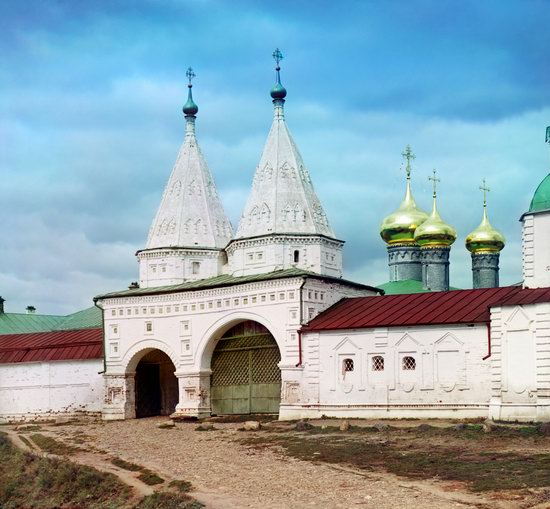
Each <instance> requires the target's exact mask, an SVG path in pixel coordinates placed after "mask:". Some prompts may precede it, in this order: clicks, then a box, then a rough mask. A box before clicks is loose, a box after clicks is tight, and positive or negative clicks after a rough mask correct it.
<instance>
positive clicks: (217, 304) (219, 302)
mask: <svg viewBox="0 0 550 509" xmlns="http://www.w3.org/2000/svg"><path fill="white" fill-rule="evenodd" d="M216 306H217V307H219V308H221V307H222V301H221V300H219V301H217V302H216Z"/></svg>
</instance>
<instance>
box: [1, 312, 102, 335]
mask: <svg viewBox="0 0 550 509" xmlns="http://www.w3.org/2000/svg"><path fill="white" fill-rule="evenodd" d="M100 327H102V317H101V310H100V309H98V308H96V307H95V306H92V307H91V308H88V309H84V310H82V311H78V312H76V313H73V314H71V315H67V316H58V315H35V314H27V313H1V314H0V335H2V334H25V333H30V332H50V331H57V330H76V329H98V328H100Z"/></svg>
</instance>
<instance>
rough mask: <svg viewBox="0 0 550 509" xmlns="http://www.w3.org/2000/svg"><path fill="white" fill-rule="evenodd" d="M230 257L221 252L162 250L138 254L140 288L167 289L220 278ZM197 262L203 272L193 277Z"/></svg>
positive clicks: (199, 271) (200, 271) (198, 272)
mask: <svg viewBox="0 0 550 509" xmlns="http://www.w3.org/2000/svg"><path fill="white" fill-rule="evenodd" d="M225 259H226V255H225V253H224V252H223V251H220V250H206V249H205V250H200V249H196V250H191V249H171V250H166V249H159V250H154V251H141V252H140V253H138V262H139V285H140V288H149V287H155V286H166V285H174V284H179V283H183V282H185V281H195V280H197V279H205V278H210V277H215V276H219V275H220V274H221V273H222V267H223V263H224V262H225ZM193 262H198V263H199V270H198V271H197V273H193Z"/></svg>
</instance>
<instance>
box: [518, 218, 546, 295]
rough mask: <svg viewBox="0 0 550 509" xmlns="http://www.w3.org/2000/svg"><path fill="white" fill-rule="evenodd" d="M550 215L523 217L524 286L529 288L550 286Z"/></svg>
mask: <svg viewBox="0 0 550 509" xmlns="http://www.w3.org/2000/svg"><path fill="white" fill-rule="evenodd" d="M548 232H550V213H548V212H540V213H535V214H526V215H525V216H524V217H523V230H522V248H523V249H522V254H523V285H524V286H525V287H527V288H539V287H543V286H550V235H548Z"/></svg>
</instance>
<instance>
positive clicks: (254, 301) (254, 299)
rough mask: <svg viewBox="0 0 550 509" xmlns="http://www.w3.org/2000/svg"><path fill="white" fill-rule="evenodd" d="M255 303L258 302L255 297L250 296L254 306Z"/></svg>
mask: <svg viewBox="0 0 550 509" xmlns="http://www.w3.org/2000/svg"><path fill="white" fill-rule="evenodd" d="M256 302H258V297H256V296H255V295H253V296H252V304H256Z"/></svg>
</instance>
